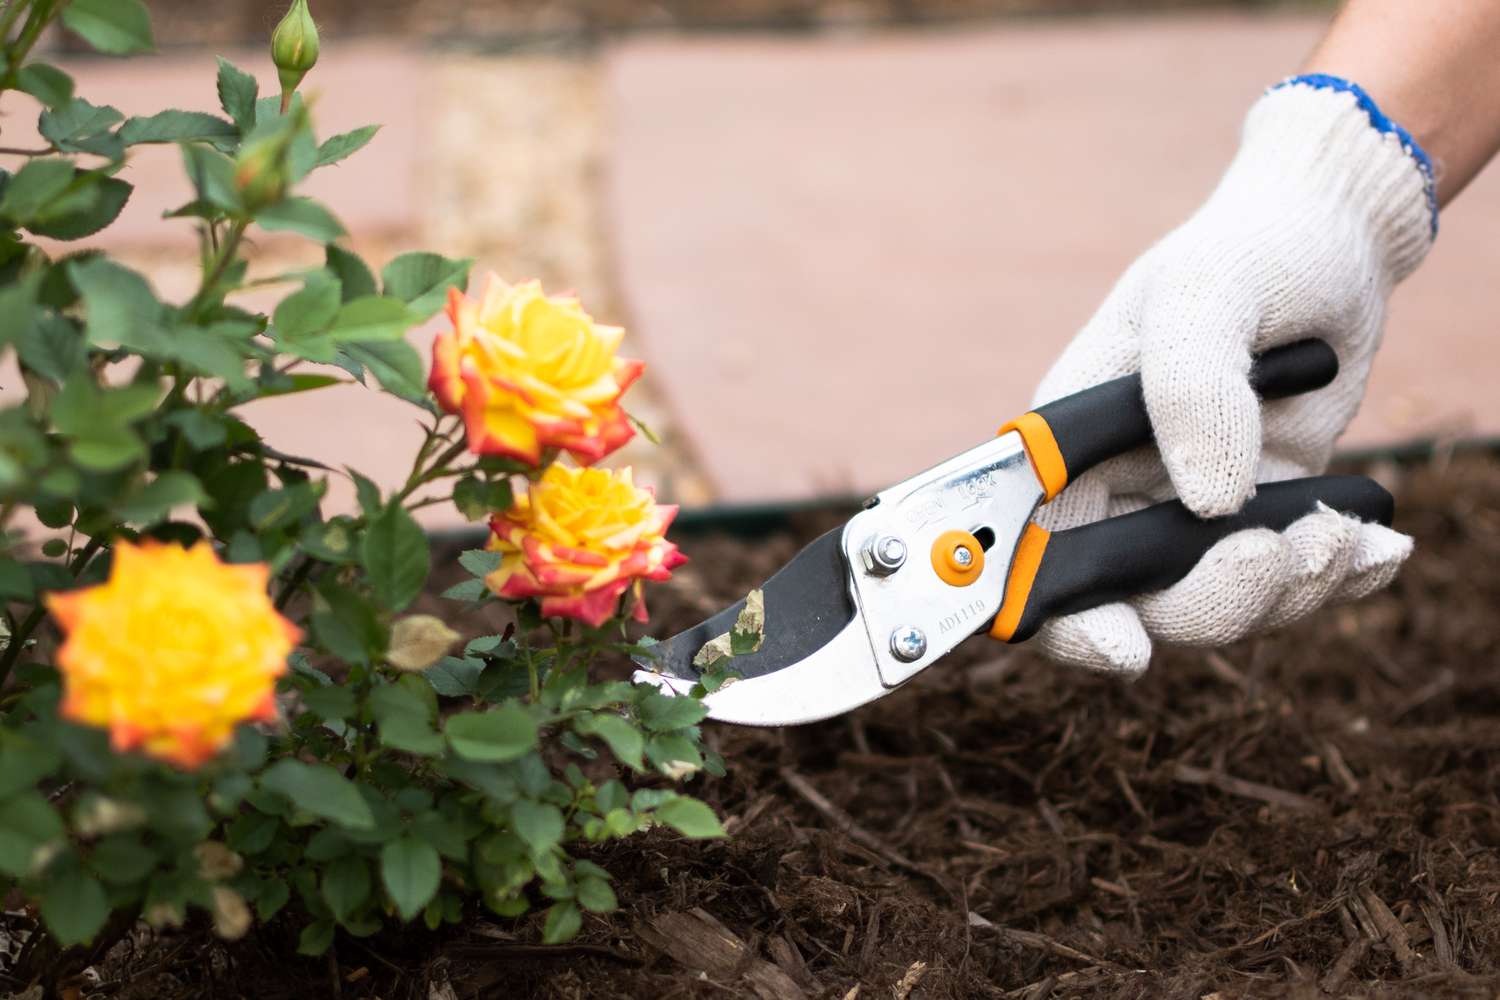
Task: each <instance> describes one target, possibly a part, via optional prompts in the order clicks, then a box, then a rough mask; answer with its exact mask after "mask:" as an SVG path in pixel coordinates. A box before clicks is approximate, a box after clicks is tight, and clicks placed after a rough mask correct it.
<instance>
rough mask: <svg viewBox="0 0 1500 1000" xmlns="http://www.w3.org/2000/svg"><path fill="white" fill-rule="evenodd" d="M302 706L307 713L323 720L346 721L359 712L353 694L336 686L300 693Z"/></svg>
mask: <svg viewBox="0 0 1500 1000" xmlns="http://www.w3.org/2000/svg"><path fill="white" fill-rule="evenodd" d="M302 704H304V705H306V706H307V709H308V711H310V712H312V713H313V714H314V715H316V716H319V717H320V718H324V719H347V718H350V717H351V716H353V715H354V713H355V712H356V711H358V710H359V705H358V704H357V703H356V702H355V700H354V692H353V691H350V690H349V689H348V688H345V687H339V686H338V685H336V684H331V685H329V686H328V687H320V688H313V689H312V690H311V691H304V692H302Z"/></svg>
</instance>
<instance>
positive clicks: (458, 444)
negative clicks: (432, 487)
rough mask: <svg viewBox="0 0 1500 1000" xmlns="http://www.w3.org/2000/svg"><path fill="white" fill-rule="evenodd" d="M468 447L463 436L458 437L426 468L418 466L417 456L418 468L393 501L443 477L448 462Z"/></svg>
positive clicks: (401, 498) (400, 500)
mask: <svg viewBox="0 0 1500 1000" xmlns="http://www.w3.org/2000/svg"><path fill="white" fill-rule="evenodd" d="M468 447H469V443H468V442H467V441H465V440H464V439H463V438H459V439H458V440H457V441H455V442H453V443H452V444H451V445H449V446H448V448H447V450H446V451H444V452H443V453H442V454H440V455H438V457H437V458H435V459H433V460H432V464H431V465H429V466H428V467H427V468H426V469H422V468H421V467H420V466H421V460H420V457H419V459H418V462H417V465H418V468H417V469H415V470H413V472H412V474H411V477H410V478H408V479H407V480H406V485H405V486H403V487H402V488H401V492H400V493H397V494H396V496H395V502H396V503H401V502H403V501H404V500H405V499H406V498H407V497H409V496H411V495H412V494H413V493H415V492H416V491H417V490H418V489H419V488H421V487H422V486H424V485H426V484H427V483H430V482H432V481H433V480H434V479H441V478H443V476H444V475H446V474H447V472H448V463H449V462H451V461H453V460H454V459H455V458H458V457H459V456H460V455H462V454H463V453H464V451H465V449H467V448H468Z"/></svg>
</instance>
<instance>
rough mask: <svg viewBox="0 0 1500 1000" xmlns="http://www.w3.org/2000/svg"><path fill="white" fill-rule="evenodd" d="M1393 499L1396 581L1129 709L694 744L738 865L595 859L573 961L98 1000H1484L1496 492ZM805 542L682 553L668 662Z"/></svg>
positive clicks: (463, 934)
mask: <svg viewBox="0 0 1500 1000" xmlns="http://www.w3.org/2000/svg"><path fill="white" fill-rule="evenodd" d="M1383 477H1384V478H1386V479H1388V480H1389V481H1391V483H1392V485H1394V486H1395V488H1396V492H1397V494H1398V500H1399V503H1400V506H1399V514H1398V526H1399V527H1401V528H1403V529H1404V530H1406V531H1408V532H1410V533H1412V534H1414V535H1415V536H1416V537H1417V540H1418V548H1417V554H1416V555H1415V556H1414V558H1413V559H1412V560H1411V563H1410V565H1409V566H1408V567H1407V568H1406V570H1405V571H1404V572H1403V574H1402V576H1401V578H1400V580H1399V581H1398V582H1397V584H1396V585H1395V587H1394V588H1393V589H1392V590H1390V591H1389V592H1387V593H1384V594H1381V595H1378V596H1375V597H1373V598H1370V599H1368V600H1366V601H1364V602H1362V603H1360V604H1358V605H1357V606H1353V607H1348V608H1343V609H1339V610H1336V611H1332V612H1329V613H1325V614H1322V615H1319V616H1317V617H1316V618H1315V619H1314V620H1312V621H1310V622H1307V623H1305V624H1304V625H1302V626H1301V627H1298V628H1294V629H1292V630H1289V631H1287V632H1285V633H1283V634H1280V635H1276V636H1273V637H1270V638H1266V639H1261V640H1257V641H1253V642H1248V643H1244V644H1241V645H1238V646H1235V647H1232V648H1229V649H1226V650H1223V651H1221V652H1219V653H1208V652H1204V651H1176V652H1170V653H1168V654H1166V655H1163V656H1160V657H1159V659H1158V661H1157V662H1156V663H1155V664H1154V665H1153V667H1152V669H1151V671H1150V672H1149V674H1148V675H1147V676H1146V677H1145V678H1144V679H1143V680H1141V681H1140V682H1139V683H1136V684H1134V685H1128V686H1127V685H1123V684H1120V683H1115V682H1112V681H1109V680H1106V679H1100V678H1096V677H1090V676H1082V675H1080V674H1077V673H1073V672H1070V671H1068V670H1063V669H1059V668H1057V667H1055V666H1052V665H1049V664H1048V663H1046V662H1044V661H1042V660H1041V659H1039V658H1037V657H1036V656H1035V655H1033V654H1031V653H1028V652H1027V651H1026V650H1025V649H1024V647H1017V648H1009V647H1003V646H1000V645H997V644H994V643H991V642H989V641H988V640H983V639H976V640H974V641H972V642H971V643H970V644H969V645H968V646H967V647H965V648H964V649H963V650H962V651H960V652H959V653H958V654H955V655H954V656H952V657H950V658H949V660H947V661H945V662H944V663H943V665H942V666H941V667H940V668H935V669H933V670H930V671H928V672H927V673H926V674H925V675H923V676H922V677H921V678H920V679H919V680H917V681H916V682H914V683H913V684H912V685H910V686H909V687H907V688H905V689H903V690H901V691H899V692H898V693H896V694H894V695H892V696H890V697H888V698H886V699H884V700H883V701H881V702H878V703H876V704H874V705H871V706H869V707H867V708H866V709H863V710H861V711H859V712H857V713H854V714H853V715H851V716H849V717H847V718H844V719H840V720H835V721H832V722H829V723H826V724H820V725H815V726H808V727H804V728H798V729H789V730H779V731H778V730H772V731H754V730H745V729H737V728H729V727H716V728H713V729H712V730H711V732H710V734H709V739H710V740H711V741H712V742H713V743H714V744H715V745H717V746H718V747H719V748H720V749H721V750H722V752H723V753H724V755H725V757H726V759H727V760H728V763H729V768H730V773H729V776H728V777H727V778H725V779H720V780H709V781H704V782H700V783H698V785H697V787H696V789H695V791H696V792H697V794H700V795H702V796H703V797H705V798H706V799H708V800H709V801H710V802H712V803H713V804H714V805H715V806H716V807H717V808H718V809H719V810H720V812H721V814H722V815H723V816H725V817H726V818H727V824H726V825H727V826H728V827H729V829H730V830H731V832H732V834H733V835H732V836H731V837H730V839H728V840H725V841H722V842H711V843H701V842H688V841H684V840H681V839H678V838H676V837H675V836H671V835H668V834H666V833H653V834H650V835H646V836H641V837H637V838H634V839H631V840H628V841H625V842H622V843H617V844H614V845H611V846H610V847H609V848H608V849H607V850H603V851H600V852H598V853H597V854H596V858H597V860H599V861H601V862H602V863H603V864H605V865H606V867H608V868H609V869H610V870H611V871H612V872H615V873H616V875H617V882H616V887H617V890H618V895H619V898H620V900H621V903H622V906H623V909H622V910H621V911H620V912H618V913H617V914H614V915H613V916H611V917H609V918H600V917H590V918H588V919H587V920H586V922H585V925H584V930H583V933H582V935H581V936H580V938H579V940H578V942H577V943H576V945H573V946H565V947H559V948H543V947H540V946H538V945H537V944H536V943H535V942H536V941H537V940H538V938H539V924H538V921H537V919H536V918H528V919H523V920H521V921H517V922H508V921H501V920H487V919H483V918H478V919H476V922H475V924H474V925H472V926H471V927H469V928H466V929H464V930H461V931H447V932H444V933H443V934H441V935H428V934H425V933H415V934H413V933H402V934H397V935H390V936H388V937H385V938H376V939H372V940H370V941H367V942H356V941H353V940H345V939H340V941H339V943H338V944H337V947H336V952H335V956H334V958H333V959H331V960H330V961H328V962H323V961H307V960H301V959H292V958H289V957H287V956H289V955H290V953H291V946H292V945H291V943H292V940H293V938H292V937H291V935H293V934H294V933H295V929H283V930H277V929H276V928H272V929H271V930H269V931H263V932H257V934H256V935H252V937H251V939H250V940H248V941H246V942H242V943H241V944H239V945H236V946H234V947H233V948H231V949H225V948H223V946H221V945H217V944H214V943H212V939H211V938H210V937H209V936H208V935H207V933H206V932H199V933H198V934H197V936H196V937H194V936H193V935H191V934H188V933H183V934H179V935H178V936H177V937H176V938H175V939H173V940H168V941H159V942H154V943H148V945H147V946H146V948H145V950H144V952H142V953H141V954H139V955H138V956H137V957H136V958H135V960H134V968H136V969H139V970H150V969H152V967H153V966H157V968H156V969H154V970H152V973H151V974H150V975H147V976H145V977H143V978H140V979H138V980H137V984H138V986H139V987H141V988H147V983H148V982H149V983H150V984H151V985H150V986H149V988H148V989H147V992H131V990H130V989H128V988H127V989H126V990H123V991H112V995H135V996H148V995H149V996H159V997H163V998H175V997H188V996H194V997H196V996H210V995H212V996H218V997H256V998H271V997H301V996H329V995H333V993H334V990H335V989H337V990H338V991H339V992H340V994H341V995H342V996H343V997H347V998H355V997H358V998H372V997H382V998H386V1000H396V998H406V997H414V998H422V1000H429V998H431V1000H450V998H469V997H492V996H493V997H501V996H504V997H545V998H553V997H653V998H654V997H705V998H706V997H740V996H744V997H753V996H759V997H779V996H797V995H805V996H809V997H830V998H849V997H855V996H859V997H864V998H867V1000H868V998H876V997H879V998H882V1000H885V998H891V997H894V998H897V1000H903V998H906V997H911V998H938V997H954V998H969V997H1016V998H1027V1000H1041V998H1045V997H1074V996H1080V997H1142V998H1144V997H1150V998H1179V997H1180V998H1183V1000H1188V998H1192V1000H1197V998H1200V997H1206V996H1211V995H1215V994H1216V995H1217V996H1220V997H1225V998H1227V997H1242V996H1263V997H1286V996H1291V997H1307V998H1312V997H1322V996H1362V997H1475V998H1478V997H1485V998H1489V997H1493V996H1494V995H1495V994H1496V990H1497V988H1500V913H1497V910H1496V906H1495V903H1496V900H1497V898H1500V851H1497V845H1500V795H1497V791H1500V756H1497V751H1500V657H1497V656H1496V652H1497V645H1500V623H1497V621H1496V616H1495V609H1496V607H1497V603H1500V462H1496V461H1494V460H1491V459H1487V458H1476V457H1469V458H1458V459H1454V460H1452V461H1446V460H1444V461H1432V462H1429V463H1424V464H1420V465H1416V466H1408V467H1405V468H1404V469H1402V470H1397V469H1395V468H1394V467H1391V468H1388V469H1386V470H1385V471H1384V473H1383ZM823 526H824V525H821V524H811V523H810V524H807V525H806V526H805V527H806V529H807V530H806V532H804V533H801V534H800V535H797V536H796V537H793V535H792V534H782V535H778V536H776V537H772V538H768V539H763V540H757V541H752V542H745V541H742V540H735V539H730V538H724V537H707V538H700V539H693V540H690V541H689V543H688V544H687V545H686V547H687V548H688V549H689V551H690V553H691V555H692V557H693V560H694V561H693V562H692V563H691V564H690V566H689V567H685V568H684V569H683V570H682V571H680V572H679V574H678V577H677V579H676V581H675V582H674V583H673V584H671V585H667V586H663V587H658V588H657V590H656V592H655V610H656V612H657V621H658V623H659V627H660V631H661V632H662V633H664V634H665V633H667V632H670V631H673V630H675V629H676V628H677V627H679V626H685V625H688V624H690V623H692V622H693V621H696V620H697V619H698V618H700V617H702V616H703V615H704V614H705V613H706V612H708V611H711V610H714V609H716V608H717V607H718V606H720V605H721V604H723V603H727V602H729V601H732V600H733V599H735V598H737V597H739V596H741V595H742V594H743V592H744V591H745V590H746V589H747V588H748V587H749V586H751V585H754V584H755V583H757V582H759V581H760V580H761V579H762V578H763V577H764V576H765V575H767V574H768V573H769V572H770V571H771V570H773V569H774V568H775V567H776V566H778V565H779V564H780V563H781V562H782V561H783V560H785V559H786V558H788V557H789V556H790V555H791V554H792V553H793V552H794V551H795V549H796V547H797V545H798V543H799V542H800V541H801V540H803V539H805V538H808V537H811V534H812V532H813V531H815V530H816V529H818V528H821V527H823ZM768 624H769V627H770V628H775V622H770V623H768ZM257 935H258V936H257ZM163 962H164V963H165V964H164V965H158V963H163ZM163 970H165V971H166V972H167V973H169V974H167V975H163V974H162V971H163ZM129 975H131V974H130V973H129V972H128V969H125V968H122V969H116V970H115V971H113V972H109V971H106V978H111V977H113V978H119V977H122V976H129ZM214 980H216V982H217V985H216V986H213V987H212V988H211V981H214Z"/></svg>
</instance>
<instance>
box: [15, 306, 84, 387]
mask: <svg viewBox="0 0 1500 1000" xmlns="http://www.w3.org/2000/svg"><path fill="white" fill-rule="evenodd" d="M16 353H17V354H19V355H20V356H21V360H22V361H24V362H26V365H27V367H29V368H31V369H32V370H33V371H36V372H39V373H41V374H42V375H44V376H46V377H47V378H50V379H52V380H53V381H55V382H63V381H66V380H67V378H68V376H70V375H72V374H73V373H74V372H75V371H78V370H79V369H80V368H82V367H83V365H84V362H85V361H86V360H87V359H88V348H87V346H86V345H85V343H84V339H83V336H82V335H81V334H80V333H79V332H78V330H77V329H76V328H75V327H74V325H73V323H72V322H71V321H70V320H67V319H64V318H63V317H61V316H59V315H57V313H54V312H43V313H42V314H41V315H39V316H36V317H35V320H34V322H32V323H30V324H29V325H27V326H26V327H25V328H24V329H23V330H22V331H21V332H20V334H19V335H18V336H17V337H16Z"/></svg>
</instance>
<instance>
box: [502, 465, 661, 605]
mask: <svg viewBox="0 0 1500 1000" xmlns="http://www.w3.org/2000/svg"><path fill="white" fill-rule="evenodd" d="M676 514H677V508H676V506H672V505H664V504H658V503H657V502H656V497H655V495H654V494H653V493H652V492H651V490H650V489H647V488H643V487H640V486H636V485H635V483H634V482H633V481H632V478H631V473H630V470H629V469H622V470H620V471H619V472H609V471H606V470H603V469H588V468H584V469H574V468H569V467H567V466H564V465H561V464H557V463H554V464H552V465H551V466H549V467H548V468H547V471H546V472H544V473H543V474H542V476H541V478H540V479H538V480H537V481H536V482H534V483H532V484H531V485H530V487H529V489H528V490H527V492H526V493H525V494H524V495H521V496H518V497H517V498H516V501H515V503H514V504H513V505H512V506H511V508H510V509H509V510H507V511H505V512H503V513H500V514H496V515H495V516H494V517H492V518H491V519H490V529H491V531H492V533H493V534H492V535H491V537H490V544H489V548H490V549H491V550H492V551H495V552H499V553H500V567H499V568H498V569H496V570H495V571H494V572H493V573H491V574H489V576H487V577H485V584H486V585H487V586H488V587H489V588H490V590H492V591H494V592H495V593H496V594H497V595H499V596H500V597H505V598H511V599H523V598H529V597H535V598H540V600H541V605H542V614H544V615H547V616H558V617H564V618H576V619H578V620H579V621H582V622H584V623H586V624H588V625H591V626H594V627H596V628H597V627H598V626H599V625H602V624H603V623H604V622H605V621H606V620H608V619H609V617H610V616H611V615H613V614H614V613H615V609H616V608H617V607H618V604H619V600H620V596H621V595H622V594H624V593H625V592H626V591H627V590H630V591H632V592H633V593H634V595H635V598H636V600H635V608H634V613H635V617H636V619H637V620H639V621H645V620H646V603H645V600H644V598H643V595H642V593H641V585H642V582H643V581H645V580H666V579H668V578H669V577H671V575H672V569H673V568H674V567H677V566H680V565H682V564H683V563H684V562H686V561H687V557H686V556H684V555H683V554H682V553H680V552H678V551H677V546H676V545H674V544H672V543H671V542H669V541H667V539H666V531H667V526H668V525H669V524H671V523H672V518H673V517H675V516H676Z"/></svg>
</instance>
